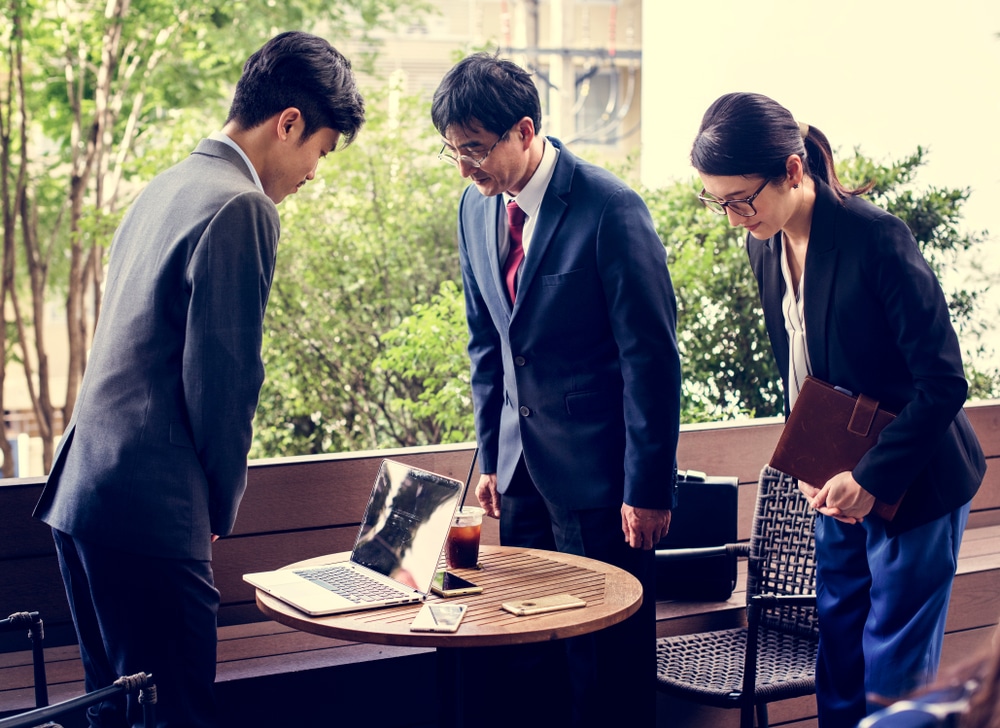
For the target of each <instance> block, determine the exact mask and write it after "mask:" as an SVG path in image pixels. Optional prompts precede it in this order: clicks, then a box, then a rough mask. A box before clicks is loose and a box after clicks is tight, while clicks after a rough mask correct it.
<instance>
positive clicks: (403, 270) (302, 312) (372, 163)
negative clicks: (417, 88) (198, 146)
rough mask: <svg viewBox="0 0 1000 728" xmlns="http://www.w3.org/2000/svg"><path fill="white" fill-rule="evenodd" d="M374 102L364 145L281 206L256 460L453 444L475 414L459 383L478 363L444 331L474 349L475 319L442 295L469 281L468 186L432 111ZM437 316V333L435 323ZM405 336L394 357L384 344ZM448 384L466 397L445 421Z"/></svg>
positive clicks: (385, 95)
mask: <svg viewBox="0 0 1000 728" xmlns="http://www.w3.org/2000/svg"><path fill="white" fill-rule="evenodd" d="M367 107H368V119H369V120H368V122H367V123H366V125H365V128H364V130H363V131H362V133H361V134H360V135H359V137H358V139H357V141H356V142H355V143H354V145H353V146H351V147H349V148H348V149H346V150H345V151H343V152H337V153H336V154H334V155H332V156H331V157H329V158H327V160H326V161H324V162H323V163H322V164H321V165H320V170H319V174H318V176H317V178H316V179H315V180H313V181H312V182H311V183H310V184H308V185H306V186H305V187H304V188H303V189H302V191H301V192H300V193H299V194H298V195H297V196H296V197H295V198H293V199H290V200H286V201H285V203H283V205H282V240H281V244H280V247H279V251H278V268H277V271H276V273H275V279H274V284H273V286H272V290H271V298H270V302H269V304H268V312H267V318H266V320H265V344H264V358H265V365H266V367H267V380H266V381H265V384H264V389H263V391H262V392H261V403H260V406H259V408H258V412H257V421H256V430H257V440H256V443H255V446H254V450H253V454H254V455H255V456H261V455H295V454H304V453H314V452H329V451H345V450H363V449H369V448H379V447H393V446H403V445H415V444H425V443H431V442H441V441H442V440H444V439H446V438H447V439H454V437H455V435H454V432H455V426H454V424H453V423H454V422H456V421H458V420H460V419H461V418H462V417H464V416H466V414H467V413H468V411H469V405H468V402H467V401H466V402H464V403H462V402H460V401H459V400H460V399H461V394H459V392H460V391H461V388H460V387H458V385H457V384H456V382H457V381H458V380H460V379H461V378H462V377H463V376H466V375H465V370H466V369H467V368H468V367H467V364H464V362H462V360H461V359H462V357H461V356H459V355H457V354H456V353H455V352H451V353H450V354H448V355H447V356H446V355H445V349H446V348H447V347H446V346H445V338H446V336H447V337H450V338H452V339H454V338H455V337H458V338H461V340H462V342H463V344H462V345H463V346H464V322H463V321H462V317H461V316H460V315H459V313H460V312H459V311H452V310H448V309H447V306H445V307H444V308H440V306H441V301H440V299H438V298H435V295H436V294H439V293H441V292H442V291H443V292H444V293H442V295H445V294H447V293H449V292H450V294H451V298H452V299H457V298H458V297H459V294H458V293H457V289H456V287H455V286H454V284H452V286H451V287H450V288H449V287H448V286H446V287H445V288H444V289H442V288H441V286H442V283H444V282H446V281H455V280H457V279H458V278H459V272H458V251H457V248H456V244H455V225H456V222H455V221H456V217H457V208H458V197H459V194H460V192H461V190H462V188H463V187H464V186H465V184H466V182H465V181H464V180H463V179H462V178H461V177H460V176H459V174H458V173H457V172H456V171H455V169H454V168H453V167H451V166H450V165H447V164H443V163H442V162H439V161H438V160H437V159H436V157H435V154H436V152H437V150H438V148H439V146H440V141H439V139H438V137H437V136H436V135H434V131H433V128H432V127H431V125H430V123H429V121H428V119H429V110H428V107H427V105H426V104H425V103H420V102H417V101H416V100H414V99H412V98H406V97H404V96H401V95H400V94H399V93H398V91H397V90H395V89H393V88H391V87H390V88H389V89H388V90H387V91H386V92H379V93H374V94H369V96H368V98H367ZM428 316H434V317H439V319H440V320H439V322H438V324H425V323H423V321H424V320H425V318H426V317H428ZM408 317H409V318H408ZM404 321H405V323H404ZM443 326H446V327H447V328H448V331H447V334H446V335H445V334H443V333H441V332H442V327H443ZM394 329H396V330H397V331H396V333H395V334H394V335H393V337H392V341H393V342H394V343H393V347H394V350H393V351H392V352H390V353H388V354H387V353H386V344H385V343H384V342H383V337H384V336H385V335H387V334H388V332H390V331H393V330H394ZM459 331H461V332H462V333H458V332H459ZM407 347H413V348H414V349H415V350H417V349H419V350H420V351H419V352H418V353H414V354H412V355H410V354H408V353H407V352H406V349H407ZM426 347H429V348H430V353H428V351H427V349H426ZM438 356H441V359H440V361H437V360H435V357H438ZM418 362H419V364H418ZM442 370H444V371H443V372H442ZM466 379H467V377H466ZM445 386H447V387H448V388H449V389H448V391H449V392H450V393H453V394H455V398H454V400H453V401H451V400H449V401H448V403H447V406H445V403H444V402H440V401H439V402H435V403H434V404H435V405H439V406H441V407H442V411H441V413H440V414H439V415H437V416H435V415H434V414H432V413H431V412H430V407H431V404H429V403H428V401H427V400H428V398H429V397H440V396H443V395H440V394H439V392H438V390H439V389H440V388H442V387H445ZM465 389H466V390H467V387H466V388H465ZM445 398H446V399H447V396H445ZM466 432H467V431H466ZM459 439H461V438H459Z"/></svg>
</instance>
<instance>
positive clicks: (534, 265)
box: [514, 137, 576, 308]
mask: <svg viewBox="0 0 1000 728" xmlns="http://www.w3.org/2000/svg"><path fill="white" fill-rule="evenodd" d="M546 141H547V142H548V143H549V144H552V145H553V146H554V147H556V148H557V149H558V150H559V156H558V158H557V159H556V166H555V169H554V170H553V171H552V179H550V180H549V185H548V188H547V189H546V190H545V196H544V197H543V198H542V205H541V207H540V208H539V209H538V219H537V220H536V221H535V229H534V231H533V232H532V234H531V244H530V246H529V248H528V254H527V255H526V256H525V258H524V266H523V268H522V270H521V280H520V282H519V283H518V288H517V290H518V294H517V303H516V304H515V306H514V308H518V307H519V306H520V304H521V302H522V301H523V300H525V299H527V298H530V297H531V282H532V280H534V278H535V275H536V273H537V271H538V266H539V265H540V264H541V260H542V258H543V257H544V256H545V251H546V250H548V248H549V246H550V245H552V240H553V238H554V237H555V234H556V230H558V229H559V224H560V223H561V222H562V219H563V216H564V215H565V214H566V209H567V208H568V207H569V205H568V203H567V202H566V198H567V197H568V196H569V189H570V181H571V180H572V178H573V171H574V170H575V169H576V157H574V156H573V155H572V154H571V153H570V152H569V151H568V150H566V149H564V148H563V147H562V145H561V144H560V143H559V141H558V140H555V139H553V138H552V137H547V138H546Z"/></svg>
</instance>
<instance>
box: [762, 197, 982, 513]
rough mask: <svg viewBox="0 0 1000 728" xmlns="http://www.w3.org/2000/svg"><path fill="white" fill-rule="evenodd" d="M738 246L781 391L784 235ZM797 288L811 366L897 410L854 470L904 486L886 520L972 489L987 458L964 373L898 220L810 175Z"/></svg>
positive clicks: (962, 498) (891, 491)
mask: <svg viewBox="0 0 1000 728" xmlns="http://www.w3.org/2000/svg"><path fill="white" fill-rule="evenodd" d="M747 253H748V255H749V257H750V265H751V267H752V268H753V272H754V275H755V276H756V278H757V285H758V289H759V292H760V299H761V304H762V306H763V309H764V318H765V323H766V325H767V332H768V336H769V337H770V339H771V348H772V350H773V351H774V355H775V357H776V358H777V362H778V367H779V369H780V370H781V377H782V380H783V382H784V386H785V396H786V402H787V394H788V339H787V336H786V333H785V324H784V318H783V315H782V310H781V299H782V296H783V295H784V293H785V284H784V278H783V277H782V275H781V237H780V236H775V237H773V238H771V239H769V240H766V241H761V240H757V239H755V238H754V237H753V236H747ZM803 295H804V296H805V320H806V343H807V346H808V349H809V359H810V363H811V365H812V373H813V375H814V376H816V377H818V378H820V379H822V380H824V381H827V382H829V383H831V384H834V385H837V386H841V387H845V388H846V389H849V390H851V391H852V392H854V393H855V394H858V393H863V394H866V395H868V396H870V397H873V398H875V399H877V400H879V401H880V402H881V403H882V405H883V406H884V407H885V408H886V409H889V410H891V411H893V412H896V413H897V417H896V419H895V420H894V421H893V422H892V423H891V424H890V425H889V426H887V427H886V428H885V430H883V432H882V435H881V437H880V438H879V441H878V444H876V446H875V447H874V448H872V449H871V450H870V451H869V452H868V454H867V455H865V457H864V458H862V460H861V462H860V463H858V465H857V467H855V469H854V471H853V475H854V478H855V480H857V481H858V483H859V484H860V485H861V486H862V487H863V488H864V489H865V490H867V491H868V492H870V493H872V494H874V495H875V496H876V497H878V498H879V499H881V500H884V501H889V502H894V501H895V500H896V499H897V498H898V497H899V496H900V495H902V494H903V492H904V491H906V492H907V495H906V497H905V499H904V500H903V505H902V506H901V507H900V510H899V513H898V514H897V516H896V518H895V519H894V520H893V522H892V524H891V525H890V527H889V532H890V533H897V532H900V531H903V530H906V529H909V528H913V527H915V526H918V525H921V524H923V523H926V522H928V521H931V520H933V519H934V518H937V517H939V516H942V515H944V514H945V513H948V512H950V511H952V510H954V509H955V508H958V507H959V506H961V505H963V504H965V503H967V502H968V501H969V500H971V499H972V496H973V495H974V494H975V493H976V491H977V490H978V489H979V485H980V483H981V482H982V479H983V475H984V473H985V472H986V462H985V459H984V458H983V452H982V449H981V448H980V446H979V441H978V440H977V438H976V434H975V432H974V431H973V429H972V425H971V424H970V423H969V420H968V417H966V415H965V412H964V411H963V409H962V407H963V405H964V404H965V399H966V395H967V393H968V384H967V383H966V381H965V376H964V373H963V369H962V357H961V351H960V348H959V344H958V337H957V336H956V335H955V330H954V328H953V327H952V324H951V320H950V318H949V314H948V305H947V303H946V301H945V297H944V293H943V291H942V290H941V286H940V284H939V283H938V280H937V278H936V277H935V276H934V273H933V272H932V271H931V269H930V267H929V266H928V265H927V262H926V261H925V260H924V258H923V257H922V256H921V254H920V251H919V249H918V247H917V243H916V241H915V240H914V238H913V235H912V234H911V233H910V230H909V228H907V227H906V225H905V223H903V222H902V221H901V220H899V219H898V218H896V217H894V216H892V215H890V214H889V213H887V212H885V211H884V210H881V209H879V208H877V207H875V206H874V205H872V204H871V203H869V202H867V201H865V200H862V199H859V198H856V197H852V198H848V199H847V200H844V201H841V200H840V199H839V198H838V197H837V195H836V194H835V193H834V192H833V191H832V190H831V189H830V188H829V187H827V186H826V185H824V184H823V183H822V182H818V181H817V183H816V207H815V209H814V211H813V219H812V228H811V231H810V235H809V248H808V251H807V253H806V262H805V274H804V277H803ZM814 485H816V486H820V485H822V484H821V483H815V484H814Z"/></svg>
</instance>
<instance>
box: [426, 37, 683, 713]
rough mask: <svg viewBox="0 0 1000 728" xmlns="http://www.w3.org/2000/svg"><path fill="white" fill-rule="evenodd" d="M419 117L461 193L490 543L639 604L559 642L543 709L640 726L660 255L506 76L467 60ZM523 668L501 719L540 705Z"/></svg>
mask: <svg viewBox="0 0 1000 728" xmlns="http://www.w3.org/2000/svg"><path fill="white" fill-rule="evenodd" d="M431 113H432V117H433V121H434V125H435V127H436V128H437V129H438V131H439V132H440V133H441V136H442V137H443V139H444V146H443V148H442V150H441V154H440V155H439V156H440V157H441V158H442V159H444V160H447V161H450V162H451V163H452V164H455V165H456V166H457V167H458V169H459V171H460V173H461V174H462V176H463V177H469V178H471V180H472V182H473V184H472V185H470V187H469V188H467V189H466V190H465V192H464V194H463V195H462V200H461V205H460V209H459V220H458V237H459V256H460V260H461V265H462V280H463V283H464V288H465V301H466V315H467V319H468V326H469V334H470V338H469V355H470V358H471V361H472V396H473V402H474V407H475V422H476V435H477V439H478V443H479V448H480V450H479V452H480V472H481V473H482V474H483V475H482V477H481V479H480V481H479V483H478V486H477V490H476V494H477V496H478V498H479V501H480V503H481V504H482V505H483V507H484V508H485V509H486V511H487V514H488V515H490V516H492V517H494V518H497V517H499V519H500V537H501V541H502V542H503V543H504V544H506V545H514V546H526V547H532V548H541V549H549V550H558V551H563V552H567V553H574V554H579V555H582V556H587V557H591V558H595V559H598V560H601V561H605V562H608V563H611V564H614V565H617V566H620V567H622V568H624V569H627V570H628V571H629V572H631V573H633V574H634V575H635V576H636V577H637V578H639V580H640V581H641V582H642V584H643V587H644V590H645V594H646V598H644V600H643V605H642V608H641V609H640V611H639V612H638V613H637V614H636V615H635V616H633V617H632V618H630V619H629V620H627V621H626V622H625V623H623V624H622V625H619V626H617V627H616V628H614V629H610V630H605V631H603V632H601V633H598V634H596V635H590V636H586V637H580V638H574V639H572V640H568V641H567V644H566V650H567V655H568V659H569V667H570V682H571V690H572V694H571V695H572V697H571V705H572V708H571V709H570V707H569V706H566V705H560V706H559V708H557V710H559V714H560V715H561V718H562V719H561V721H560V722H561V723H563V724H567V723H569V722H572V723H573V724H574V725H634V724H636V723H638V724H643V723H645V724H646V725H650V724H651V723H652V720H653V717H654V707H655V702H654V701H655V694H654V689H653V680H654V675H655V652H654V630H655V613H654V611H655V610H654V608H655V600H654V598H653V597H652V594H653V573H652V569H653V552H652V549H653V547H654V545H655V544H656V543H657V542H658V541H659V540H660V538H662V537H663V536H664V535H665V534H666V532H667V529H668V527H669V525H670V513H671V508H672V507H673V505H674V501H673V498H674V482H675V451H676V448H677V435H678V429H679V411H680V361H679V357H678V353H677V342H676V336H675V318H676V303H675V298H674V292H673V288H672V286H671V282H670V276H669V273H668V272H667V265H666V253H665V250H664V247H663V244H662V242H661V241H660V239H659V238H658V236H657V234H656V231H655V229H654V227H653V222H652V219H651V217H650V214H649V211H648V210H647V209H646V206H645V204H644V203H643V202H642V200H641V199H640V198H639V196H638V195H637V194H636V193H635V192H634V191H633V190H631V189H629V187H628V186H627V185H625V184H624V183H623V182H622V181H621V180H619V179H617V178H616V177H614V176H613V175H611V174H610V173H608V172H606V171H605V170H603V169H600V168H598V167H596V166H594V165H591V164H587V163H586V162H583V161H582V160H580V159H579V158H577V157H576V156H574V155H573V154H572V153H571V152H570V151H569V150H568V149H566V148H565V147H564V146H563V145H562V144H561V143H560V142H559V141H558V140H557V139H554V138H551V137H549V138H546V137H542V136H540V134H539V130H540V126H541V104H540V101H539V97H538V92H537V90H536V88H535V86H534V84H533V83H532V80H531V77H530V76H529V75H528V74H527V73H526V72H525V71H524V70H522V69H521V68H519V67H518V66H517V65H515V64H513V63H511V62H509V61H505V60H501V59H499V58H497V57H496V56H491V55H489V54H485V53H480V54H475V55H472V56H470V57H468V58H466V59H465V60H463V61H461V62H460V63H459V64H458V65H456V66H455V67H454V68H453V69H452V70H451V71H449V72H448V74H447V75H446V76H445V77H444V79H443V80H442V82H441V84H440V86H439V87H438V89H437V91H436V93H435V95H434V102H433V106H432V112H431ZM511 205H515V206H516V207H511ZM527 660H528V658H527V657H526V656H523V657H522V656H516V657H515V658H514V659H513V660H512V662H511V663H510V667H509V669H503V670H500V671H498V677H496V678H495V679H497V680H501V681H503V687H504V688H507V687H512V686H516V689H517V690H518V691H519V692H518V695H519V699H518V700H517V701H513V702H507V703H505V705H506V706H507V707H511V705H513V706H514V710H515V712H516V711H517V710H518V709H519V708H520V709H521V710H523V708H524V706H526V705H537V704H538V702H540V701H541V697H540V698H539V699H538V700H531V699H530V698H526V697H524V695H525V691H527V690H529V689H530V688H539V689H540V692H541V693H542V694H543V695H545V694H546V691H547V689H548V681H540V680H535V679H533V678H532V672H531V671H530V670H529V669H528V668H527V666H526V665H527ZM556 672H557V671H555V670H552V669H548V670H546V671H545V672H543V673H542V674H545V675H552V674H555V673H556ZM497 687H498V688H499V687H500V686H497ZM545 702H546V703H547V704H551V702H552V701H551V696H549V697H548V698H547V699H546V701H545ZM493 707H497V708H502V707H504V706H493ZM493 707H491V711H492V710H493ZM570 713H571V714H572V717H571V718H569V719H567V715H568V714H570ZM517 718H518V720H519V724H520V725H525V722H524V721H525V720H527V721H528V724H531V721H532V719H533V718H538V714H537V713H528V714H524V713H521V714H519V715H517Z"/></svg>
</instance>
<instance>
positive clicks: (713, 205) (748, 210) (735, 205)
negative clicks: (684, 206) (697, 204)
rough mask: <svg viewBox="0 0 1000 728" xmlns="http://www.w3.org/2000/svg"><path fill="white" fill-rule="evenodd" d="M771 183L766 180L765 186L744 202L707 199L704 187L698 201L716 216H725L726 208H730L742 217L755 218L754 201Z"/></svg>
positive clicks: (743, 200)
mask: <svg viewBox="0 0 1000 728" xmlns="http://www.w3.org/2000/svg"><path fill="white" fill-rule="evenodd" d="M770 181H771V180H769V179H766V180H764V184H762V185H761V186H760V187H758V188H757V191H756V192H754V193H753V194H752V195H750V196H749V197H747V198H744V199H742V200H717V199H715V198H714V197H705V188H704V187H702V188H701V194H700V195H698V199H699V200H701V204H703V205H704V206H705V207H707V208H708V209H709V210H711V211H712V212H714V213H715V214H716V215H725V214H726V208H727V207H728V208H729V209H730V210H732V211H733V212H735V213H736V214H737V215H739V216H740V217H753V216H754V215H756V214H757V208H756V207H754V206H753V201H754V200H756V199H757V195H759V194H760V193H761V192H763V191H764V188H765V187H767V183H768V182H770Z"/></svg>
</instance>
